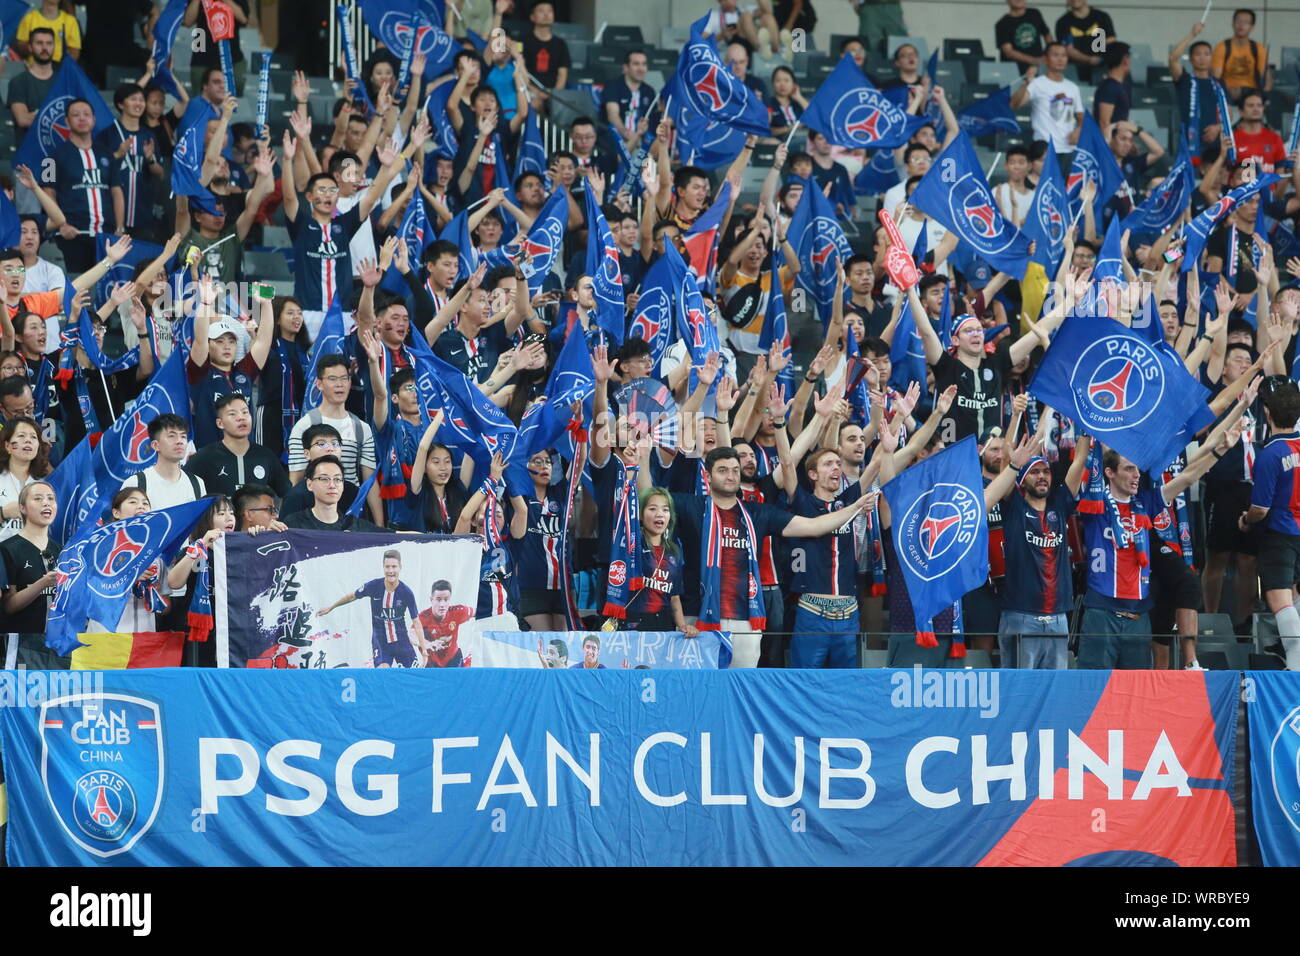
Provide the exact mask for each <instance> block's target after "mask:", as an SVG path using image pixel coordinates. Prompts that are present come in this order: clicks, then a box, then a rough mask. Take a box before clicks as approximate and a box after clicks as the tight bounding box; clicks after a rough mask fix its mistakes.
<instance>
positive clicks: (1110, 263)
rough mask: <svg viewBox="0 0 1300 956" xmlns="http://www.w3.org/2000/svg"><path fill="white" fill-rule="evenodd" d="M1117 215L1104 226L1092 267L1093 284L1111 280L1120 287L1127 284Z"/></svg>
mask: <svg viewBox="0 0 1300 956" xmlns="http://www.w3.org/2000/svg"><path fill="white" fill-rule="evenodd" d="M1120 238H1121V237H1120V229H1119V217H1118V216H1112V217H1111V220H1110V225H1109V226H1107V227H1106V236H1105V238H1104V239H1102V242H1101V251H1100V252H1098V253H1097V262H1096V264H1095V265H1094V266H1093V267H1092V281H1093V284H1094V286H1096V285H1100V284H1101V283H1103V282H1111V283H1114V284H1115V285H1116V286H1119V287H1120V288H1124V287H1126V286H1127V285H1128V280H1127V278H1126V276H1125V274H1124V248H1123V243H1122V242H1120Z"/></svg>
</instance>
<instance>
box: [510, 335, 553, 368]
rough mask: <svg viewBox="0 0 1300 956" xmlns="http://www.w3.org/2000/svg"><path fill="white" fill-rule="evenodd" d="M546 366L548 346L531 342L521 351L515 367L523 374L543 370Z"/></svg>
mask: <svg viewBox="0 0 1300 956" xmlns="http://www.w3.org/2000/svg"><path fill="white" fill-rule="evenodd" d="M545 364H546V346H545V345H543V344H542V343H541V342H529V343H528V344H527V345H524V346H522V347H521V348H520V349H519V358H518V360H517V361H516V363H515V367H516V368H517V369H519V371H521V372H526V371H528V370H530V369H535V368H541V367H542V366H543V365H545Z"/></svg>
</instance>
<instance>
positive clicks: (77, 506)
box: [45, 441, 117, 541]
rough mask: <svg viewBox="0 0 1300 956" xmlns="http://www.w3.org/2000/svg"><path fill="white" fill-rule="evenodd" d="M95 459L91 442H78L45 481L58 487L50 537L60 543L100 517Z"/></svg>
mask: <svg viewBox="0 0 1300 956" xmlns="http://www.w3.org/2000/svg"><path fill="white" fill-rule="evenodd" d="M94 456H95V449H94V448H91V447H90V442H88V441H80V442H77V444H76V445H74V446H73V448H72V451H70V452H68V455H67V457H66V458H64V459H63V460H62V461H61V462H59V464H58V467H56V468H55V469H54V471H53V472H51V473H50V475H49V477H48V478H46V479H45V480H46V481H47V482H49V483H50V485H51V486H52V487H53V488H54V498H55V500H56V501H57V502H58V503H59V507H58V510H57V511H56V513H55V515H54V523H53V524H51V525H50V537H52V538H54V539H55V540H56V541H71V540H72V537H73V535H75V534H76V533H77V531H78V530H80V528H81V526H82V525H83V524H85V522H86V521H87V520H88V519H92V518H98V517H99V513H100V503H101V502H100V494H99V482H97V481H96V480H95V468H94ZM113 490H114V491H116V490H117V486H114V489H113Z"/></svg>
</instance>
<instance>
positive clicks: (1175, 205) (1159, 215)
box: [1121, 143, 1196, 235]
mask: <svg viewBox="0 0 1300 956" xmlns="http://www.w3.org/2000/svg"><path fill="white" fill-rule="evenodd" d="M1194 188H1196V171H1195V170H1194V169H1193V168H1192V160H1191V157H1190V156H1188V155H1187V144H1186V143H1183V144H1181V145H1180V146H1179V149H1178V159H1177V161H1176V162H1175V163H1174V165H1173V168H1172V169H1170V170H1169V172H1168V174H1167V175H1166V176H1165V178H1164V179H1163V180H1162V181H1161V183H1160V185H1159V186H1157V187H1156V188H1155V189H1153V190H1151V195H1150V196H1148V197H1147V198H1146V199H1145V200H1143V202H1142V204H1141V205H1140V206H1138V207H1137V208H1136V209H1134V210H1133V211H1132V212H1131V213H1129V214H1128V215H1127V216H1125V217H1124V221H1123V223H1121V226H1122V227H1123V228H1124V229H1128V230H1131V231H1132V232H1133V234H1134V235H1141V234H1144V233H1150V234H1153V235H1158V234H1159V233H1162V232H1164V231H1165V230H1166V229H1168V228H1169V227H1170V226H1172V225H1173V224H1174V220H1176V219H1177V218H1178V217H1179V216H1181V215H1182V214H1183V210H1184V209H1186V208H1187V203H1188V201H1189V200H1190V199H1191V198H1192V190H1193V189H1194Z"/></svg>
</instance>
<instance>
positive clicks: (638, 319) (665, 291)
mask: <svg viewBox="0 0 1300 956" xmlns="http://www.w3.org/2000/svg"><path fill="white" fill-rule="evenodd" d="M670 245H671V244H670ZM665 248H667V247H665ZM673 251H674V252H676V250H675V249H674V250H673ZM685 273H686V263H685V262H683V261H682V257H681V256H680V255H667V254H665V255H662V256H660V257H659V258H658V259H656V260H655V262H654V264H653V265H652V266H650V268H649V269H648V270H647V271H646V274H645V277H644V278H643V279H642V280H641V297H640V298H638V299H637V300H636V314H635V315H633V317H632V323H631V325H630V326H628V330H627V334H628V337H629V338H639V339H644V340H645V341H646V343H648V344H649V346H650V357H651V358H652V359H653V360H654V363H655V370H656V374H658V369H659V363H660V362H662V361H663V357H664V354H665V353H666V352H667V351H668V346H670V345H672V343H673V341H674V340H675V339H676V336H674V335H673V330H674V328H675V306H674V302H675V300H676V297H677V294H678V291H679V290H680V289H681V285H682V276H683V275H684V274H685Z"/></svg>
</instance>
